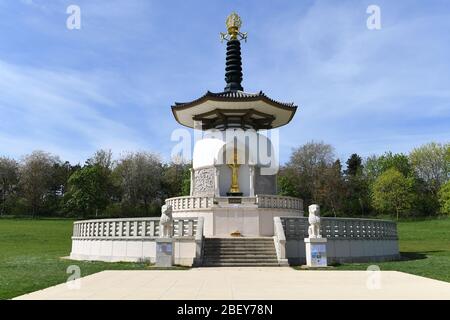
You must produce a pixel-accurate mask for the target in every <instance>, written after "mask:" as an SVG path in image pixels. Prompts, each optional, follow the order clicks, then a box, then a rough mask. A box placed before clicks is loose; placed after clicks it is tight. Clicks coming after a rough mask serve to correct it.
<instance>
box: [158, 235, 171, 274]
mask: <svg viewBox="0 0 450 320" xmlns="http://www.w3.org/2000/svg"><path fill="white" fill-rule="evenodd" d="M173 253H174V243H173V239H172V238H158V239H156V262H155V265H156V266H157V267H164V268H168V267H172V266H173Z"/></svg>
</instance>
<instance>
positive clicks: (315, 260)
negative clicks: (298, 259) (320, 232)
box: [305, 238, 327, 268]
mask: <svg viewBox="0 0 450 320" xmlns="http://www.w3.org/2000/svg"><path fill="white" fill-rule="evenodd" d="M305 246H306V266H307V267H312V268H321V267H327V238H305Z"/></svg>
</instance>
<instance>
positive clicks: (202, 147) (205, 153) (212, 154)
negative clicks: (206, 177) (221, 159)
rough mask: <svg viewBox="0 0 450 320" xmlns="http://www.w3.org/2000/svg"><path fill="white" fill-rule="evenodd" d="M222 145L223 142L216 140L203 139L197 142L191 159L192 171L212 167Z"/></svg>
mask: <svg viewBox="0 0 450 320" xmlns="http://www.w3.org/2000/svg"><path fill="white" fill-rule="evenodd" d="M224 145H225V142H223V141H222V140H220V139H216V138H204V139H202V140H199V141H197V142H196V143H195V147H194V154H193V158H192V167H193V169H198V168H202V167H207V166H213V165H214V163H215V162H216V160H217V155H218V154H219V152H220V150H222V147H223V146H224Z"/></svg>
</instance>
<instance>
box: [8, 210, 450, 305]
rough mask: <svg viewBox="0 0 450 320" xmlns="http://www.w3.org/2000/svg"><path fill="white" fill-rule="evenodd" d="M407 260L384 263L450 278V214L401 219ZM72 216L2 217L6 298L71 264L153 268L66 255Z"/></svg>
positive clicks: (94, 268)
mask: <svg viewBox="0 0 450 320" xmlns="http://www.w3.org/2000/svg"><path fill="white" fill-rule="evenodd" d="M398 231H399V237H400V251H401V252H402V256H403V260H402V261H396V262H385V263H378V265H379V266H380V268H381V270H398V271H403V272H408V273H412V274H416V275H421V276H425V277H429V278H434V279H438V280H443V281H447V282H450V219H449V218H447V219H440V220H424V221H411V222H400V223H399V224H398ZM71 234H72V221H71V220H19V219H18V220H15V219H0V299H9V298H12V297H15V296H18V295H21V294H24V293H28V292H32V291H36V290H39V289H43V288H46V287H49V286H52V285H55V284H58V283H61V282H64V281H66V280H67V278H68V276H69V274H67V273H66V270H67V267H68V266H69V265H72V264H76V265H78V266H79V267H80V269H81V275H82V276H86V275H88V274H92V273H95V272H99V271H102V270H112V269H116V270H117V269H149V268H151V267H149V266H148V265H147V264H143V263H104V262H80V261H76V262H74V261H68V260H63V259H60V257H63V256H67V255H69V253H70V247H71V239H70V237H71ZM369 265H370V264H344V265H340V266H337V267H335V268H336V269H338V270H341V269H342V270H365V269H366V268H367V267H368V266H369Z"/></svg>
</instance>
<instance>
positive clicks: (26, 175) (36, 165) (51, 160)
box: [19, 151, 60, 217]
mask: <svg viewBox="0 0 450 320" xmlns="http://www.w3.org/2000/svg"><path fill="white" fill-rule="evenodd" d="M59 162H60V160H59V158H58V157H56V156H53V155H51V154H49V153H46V152H43V151H34V152H33V153H31V154H30V155H27V156H25V157H24V158H23V160H22V162H21V164H20V167H19V176H20V189H21V193H22V195H23V197H24V198H25V199H26V201H27V203H28V205H29V206H30V207H31V211H32V216H33V217H36V215H37V214H39V213H40V211H41V210H42V207H43V204H44V201H45V199H46V198H48V195H49V193H50V187H51V184H52V175H53V167H54V165H55V163H59Z"/></svg>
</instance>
